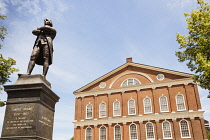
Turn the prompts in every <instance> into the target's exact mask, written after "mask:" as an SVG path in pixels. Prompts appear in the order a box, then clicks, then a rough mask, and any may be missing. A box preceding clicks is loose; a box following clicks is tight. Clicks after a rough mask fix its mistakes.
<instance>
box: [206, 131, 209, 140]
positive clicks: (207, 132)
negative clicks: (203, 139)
mask: <svg viewBox="0 0 210 140" xmlns="http://www.w3.org/2000/svg"><path fill="white" fill-rule="evenodd" d="M206 134H207V138H208V140H210V131H208V130H206Z"/></svg>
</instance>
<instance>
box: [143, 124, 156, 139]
mask: <svg viewBox="0 0 210 140" xmlns="http://www.w3.org/2000/svg"><path fill="white" fill-rule="evenodd" d="M149 123H150V124H152V127H153V136H154V138H148V136H147V124H149ZM145 129H146V140H155V129H154V124H153V123H152V122H147V123H146V124H145Z"/></svg>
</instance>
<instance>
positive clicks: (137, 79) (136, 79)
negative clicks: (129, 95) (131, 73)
mask: <svg viewBox="0 0 210 140" xmlns="http://www.w3.org/2000/svg"><path fill="white" fill-rule="evenodd" d="M129 79H132V80H133V85H128V80H129ZM134 80H136V81H138V82H139V84H137V85H140V84H141V82H140V81H139V80H138V79H136V78H128V79H126V80H124V81H123V82H122V83H121V85H120V86H121V87H127V86H134ZM124 82H127V85H126V86H123V84H124Z"/></svg>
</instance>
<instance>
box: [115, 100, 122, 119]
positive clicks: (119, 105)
mask: <svg viewBox="0 0 210 140" xmlns="http://www.w3.org/2000/svg"><path fill="white" fill-rule="evenodd" d="M115 102H119V107H120V108H119V111H120V113H119V115H115V113H114V109H115V108H114V103H115ZM117 116H121V104H120V101H117V99H116V101H114V102H113V117H117Z"/></svg>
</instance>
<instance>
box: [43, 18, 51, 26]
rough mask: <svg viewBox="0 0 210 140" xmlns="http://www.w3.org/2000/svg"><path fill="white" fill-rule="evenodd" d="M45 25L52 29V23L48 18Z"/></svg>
mask: <svg viewBox="0 0 210 140" xmlns="http://www.w3.org/2000/svg"><path fill="white" fill-rule="evenodd" d="M44 24H45V25H49V26H51V27H52V21H51V20H50V19H48V18H46V19H45V20H44Z"/></svg>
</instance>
